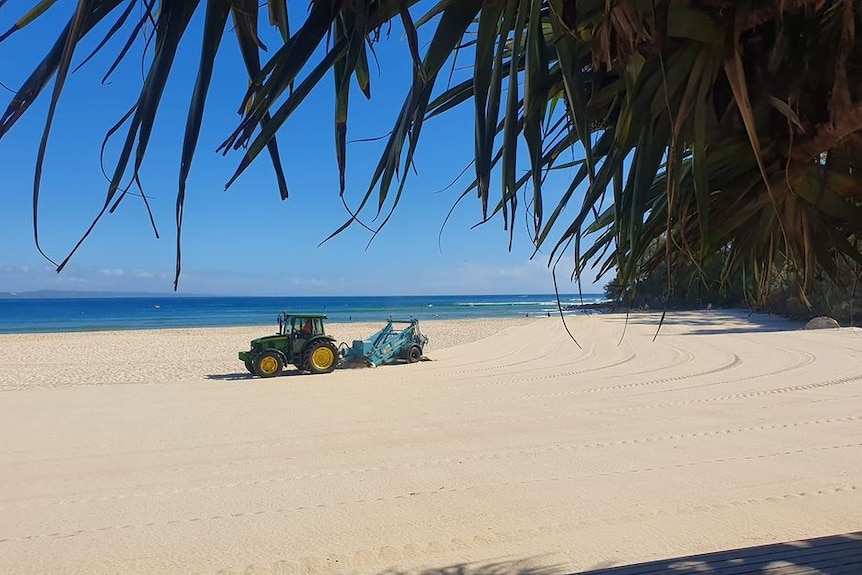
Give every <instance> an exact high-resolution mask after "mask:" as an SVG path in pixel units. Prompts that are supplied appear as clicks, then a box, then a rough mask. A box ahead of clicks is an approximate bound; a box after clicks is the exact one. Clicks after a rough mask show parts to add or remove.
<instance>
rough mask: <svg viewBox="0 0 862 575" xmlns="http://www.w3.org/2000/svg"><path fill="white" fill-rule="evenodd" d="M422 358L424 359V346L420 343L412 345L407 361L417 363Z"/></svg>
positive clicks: (408, 351)
mask: <svg viewBox="0 0 862 575" xmlns="http://www.w3.org/2000/svg"><path fill="white" fill-rule="evenodd" d="M420 359H422V348H421V347H419V346H418V345H411V346H410V349H408V350H407V361H408V362H410V363H416V362H417V361H419V360H420Z"/></svg>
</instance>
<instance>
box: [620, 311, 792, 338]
mask: <svg viewBox="0 0 862 575" xmlns="http://www.w3.org/2000/svg"><path fill="white" fill-rule="evenodd" d="M660 318H661V312H660V311H659V312H655V311H653V312H649V313H648V314H645V313H644V312H632V313H631V314H629V320H628V322H629V324H630V325H646V326H653V327H654V328H655V329H658V326H659V319H660ZM728 320H739V321H745V322H748V323H747V325H744V326H721V325H720V324H721V323H723V322H725V321H728ZM667 326H683V327H686V328H689V329H688V330H687V331H686V333H685V335H717V334H734V333H736V334H748V333H779V332H797V331H801V330H802V329H803V328H804V327H805V323H804V322H796V321H791V320H788V319H785V318H781V317H776V316H763V315H761V314H753V315H751V316H748V315H746V314H745V312H737V313H722V312H715V311H713V312H708V311H699V312H698V311H695V312H683V313H681V314H679V315H677V314H675V313H674V312H672V311H669V312H668V313H667V316H666V317H665V319H664V325H662V329H664V328H665V327H667ZM665 333H666V332H665ZM662 335H663V334H662V332H661V331H659V337H661V336H662ZM673 335H676V334H673Z"/></svg>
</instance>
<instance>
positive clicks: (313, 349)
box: [303, 341, 338, 373]
mask: <svg viewBox="0 0 862 575" xmlns="http://www.w3.org/2000/svg"><path fill="white" fill-rule="evenodd" d="M337 359H338V350H337V349H335V345H333V344H332V342H330V341H316V342H314V343H312V344H311V345H310V346H308V350H306V352H305V357H304V361H303V365H304V366H305V369H307V370H308V371H310V372H311V373H329V372H331V371H332V370H334V369H335V363H336V360H337Z"/></svg>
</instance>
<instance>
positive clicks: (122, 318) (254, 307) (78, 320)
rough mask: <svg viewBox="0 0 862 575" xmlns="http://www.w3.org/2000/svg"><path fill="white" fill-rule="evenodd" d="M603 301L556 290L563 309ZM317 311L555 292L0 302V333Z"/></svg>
mask: <svg viewBox="0 0 862 575" xmlns="http://www.w3.org/2000/svg"><path fill="white" fill-rule="evenodd" d="M602 301H604V296H603V295H601V294H583V295H581V296H579V295H577V294H574V295H571V294H568V295H560V303H561V304H562V305H563V307H564V309H566V308H568V309H569V310H572V309H574V308H575V307H577V306H579V305H580V304H594V303H599V302H602ZM283 310H284V311H291V312H322V313H325V314H327V317H328V319H329V321H332V322H347V321H362V322H365V321H370V322H383V321H386V320H387V319H389V318H390V317H392V318H393V319H409V318H411V317H414V318H417V319H419V320H423V319H425V320H429V319H469V318H503V317H524V316H543V315H547V314H549V313H550V314H551V315H553V314H555V313H557V302H556V296H554V295H553V294H538V295H536V294H532V295H475V296H463V295H459V296H374V297H372V296H367V297H182V296H173V295H170V296H164V297H158V296H152V297H116V298H68V299H65V298H63V299H61V298H50V299H24V298H21V299H14V298H12V299H0V333H45V332H74V331H102V330H127V329H167V328H188V327H229V326H257V325H260V326H265V325H274V324H275V322H276V317H277V316H278V313H279V312H280V311H283Z"/></svg>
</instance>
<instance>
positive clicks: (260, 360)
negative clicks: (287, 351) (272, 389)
mask: <svg viewBox="0 0 862 575" xmlns="http://www.w3.org/2000/svg"><path fill="white" fill-rule="evenodd" d="M253 367H254V373H256V374H257V375H259V376H261V377H275V376H276V375H278V374H280V373H281V370H282V369H284V362H283V361H282V359H281V355H280V354H279V353H278V352H276V351H273V350H271V349H268V350H264V351H263V352H262V353H261V354H260V355H258V356H257V357H256V358H254V366H253Z"/></svg>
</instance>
